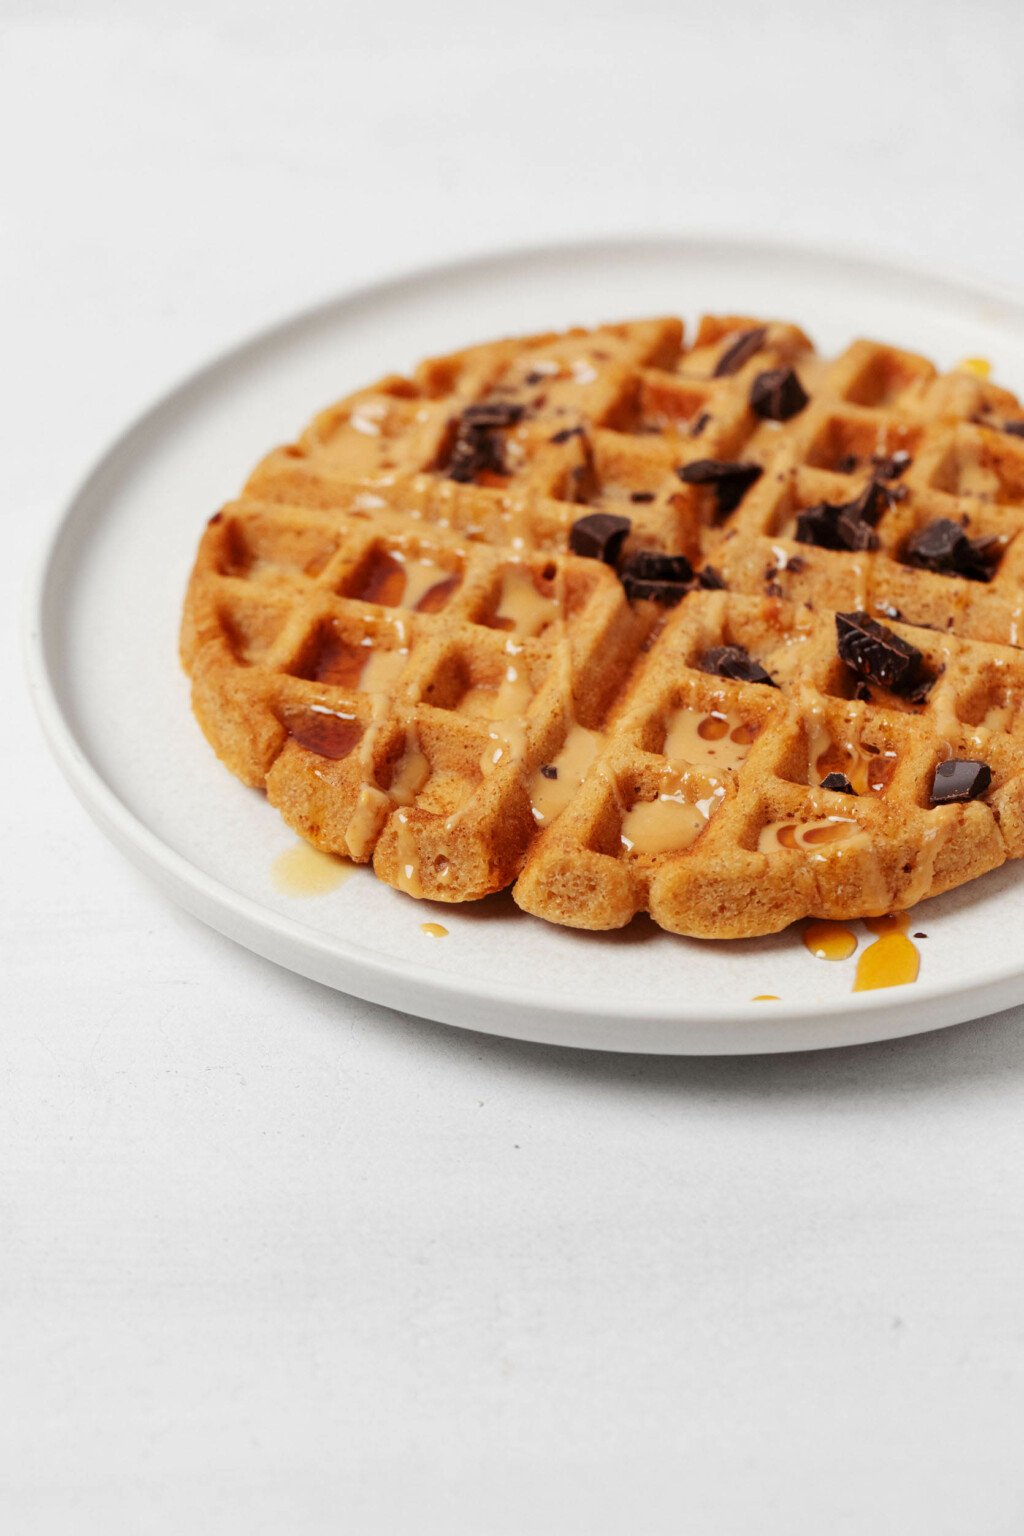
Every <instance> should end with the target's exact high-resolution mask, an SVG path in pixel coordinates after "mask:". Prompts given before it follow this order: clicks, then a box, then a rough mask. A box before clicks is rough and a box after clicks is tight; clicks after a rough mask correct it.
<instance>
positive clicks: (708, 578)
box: [697, 565, 728, 592]
mask: <svg viewBox="0 0 1024 1536" xmlns="http://www.w3.org/2000/svg"><path fill="white" fill-rule="evenodd" d="M697 585H698V587H703V589H704V591H705V592H725V591H727V590H728V588H727V587H726V585H725V577H724V576H723V575H722V573H721V571H716V570H715V567H714V566H713V565H705V566H704V567H703V568H702V569H701V570H699V571H698V572H697Z"/></svg>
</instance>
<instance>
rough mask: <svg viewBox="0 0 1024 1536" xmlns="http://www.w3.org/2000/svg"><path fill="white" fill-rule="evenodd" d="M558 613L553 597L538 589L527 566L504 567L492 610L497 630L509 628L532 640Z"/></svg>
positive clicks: (552, 621) (556, 617) (558, 616)
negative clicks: (496, 599)
mask: <svg viewBox="0 0 1024 1536" xmlns="http://www.w3.org/2000/svg"><path fill="white" fill-rule="evenodd" d="M561 612H562V610H561V607H560V606H559V604H558V602H557V601H556V600H555V598H553V597H550V596H548V595H547V594H546V593H544V592H541V591H540V589H539V588H538V586H537V583H536V581H535V580H534V576H533V572H532V571H531V570H530V569H529V567H528V566H525V565H509V566H506V567H505V571H504V574H503V576H502V578H501V595H500V598H499V600H498V606H497V608H496V609H495V613H494V627H495V628H496V629H511V630H513V631H514V632H515V633H516V634H517V635H520V636H522V637H523V638H524V639H531V638H532V637H533V636H534V635H539V634H540V632H541V630H543V629H547V627H548V625H549V624H553V623H554V622H555V620H556V619H558V618H560V617H561Z"/></svg>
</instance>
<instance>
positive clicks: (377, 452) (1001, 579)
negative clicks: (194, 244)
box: [181, 316, 1024, 938]
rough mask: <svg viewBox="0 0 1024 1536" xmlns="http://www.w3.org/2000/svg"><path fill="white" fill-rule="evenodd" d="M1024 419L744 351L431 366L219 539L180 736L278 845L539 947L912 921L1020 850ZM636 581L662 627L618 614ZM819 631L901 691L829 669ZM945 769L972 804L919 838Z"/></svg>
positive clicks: (831, 648)
mask: <svg viewBox="0 0 1024 1536" xmlns="http://www.w3.org/2000/svg"><path fill="white" fill-rule="evenodd" d="M1022 414H1024V413H1022V411H1021V407H1020V406H1019V404H1018V402H1017V400H1016V399H1015V397H1014V396H1012V395H1011V394H1009V393H1008V392H1007V391H1005V390H1002V389H999V388H997V387H996V386H994V385H992V384H990V383H988V382H987V381H986V380H985V379H984V378H981V377H978V376H976V375H975V374H974V373H971V372H970V371H967V370H960V371H956V372H953V373H950V374H947V375H939V374H937V373H936V371H935V369H934V368H933V367H932V366H931V364H930V363H928V362H927V361H926V360H925V359H923V358H921V357H918V356H916V355H915V354H912V353H908V352H903V351H900V350H897V349H895V348H892V347H887V346H882V345H878V344H875V343H871V342H866V341H858V342H855V343H854V344H853V345H852V346H851V347H849V348H848V349H847V350H846V351H845V352H843V353H842V354H841V355H840V356H839V357H838V358H837V359H835V360H833V361H826V360H824V359H822V358H821V357H819V356H818V355H817V354H816V353H815V351H814V350H813V348H812V346H811V343H810V342H809V340H808V339H807V337H806V336H805V335H804V333H803V332H802V331H801V330H800V329H799V328H798V327H796V326H794V325H789V324H782V323H777V322H763V321H757V320H755V319H752V318H746V317H739V316H724V317H705V318H704V319H703V320H702V321H701V323H700V325H699V328H698V330H697V333H696V337H695V339H694V342H693V344H692V345H690V346H684V343H683V331H682V326H681V324H680V322H679V321H678V320H675V319H659V320H650V321H640V322H634V323H629V324H621V325H609V326H603V327H600V328H597V329H594V330H589V331H584V330H574V331H570V332H566V333H564V334H557V335H556V334H546V335H539V336H532V337H529V338H526V339H520V340H514V341H500V342H496V343H492V344H489V345H485V346H479V347H472V348H469V349H467V350H464V351H462V352H458V353H455V354H452V355H449V356H445V357H440V358H434V359H430V360H428V361H426V362H424V363H423V364H421V365H420V367H419V368H418V369H417V370H416V371H415V373H414V374H413V375H412V377H411V378H405V377H398V376H390V377H388V378H385V379H383V380H382V381H381V382H380V383H379V384H377V385H374V386H373V387H371V388H369V389H366V390H362V391H359V392H358V393H356V394H354V395H352V396H350V397H348V398H347V399H345V400H343V401H341V402H340V403H339V404H337V405H335V406H333V407H331V408H330V409H329V410H327V411H325V412H323V413H322V414H321V415H319V416H318V417H317V418H316V419H315V420H314V421H313V423H312V424H311V425H310V426H309V428H308V429H307V430H306V431H305V432H304V433H303V434H302V436H301V437H300V438H299V439H298V441H297V442H295V443H291V444H289V445H287V446H285V447H282V448H279V449H277V450H275V451H274V452H272V453H270V454H269V455H268V456H267V457H266V458H265V459H264V460H263V461H262V462H261V463H260V464H259V465H258V466H257V468H256V469H255V471H254V472H253V474H252V475H251V477H250V479H249V481H248V484H247V485H246V486H245V489H244V491H243V493H242V495H241V497H240V498H239V499H238V500H236V501H233V502H231V503H229V504H228V505H227V506H225V507H223V508H222V509H221V510H220V511H219V512H217V513H216V514H215V515H214V516H213V517H212V518H211V520H210V522H209V524H208V526H207V528H206V531H205V533H204V536H203V539H202V542H201V544H200V548H199V552H198V555H197V559H196V563H195V567H194V569H193V573H192V577H191V582H190V585H189V589H188V595H187V599H186V605H185V613H184V618H183V624H182V637H181V649H182V658H183V661H184V664H185V666H186V669H187V670H188V671H189V673H190V674H191V678H192V698H193V707H194V710H195V713H196V715H197V717H198V719H199V722H200V724H201V726H202V728H203V730H204V732H205V733H206V735H207V737H208V738H209V740H210V742H211V744H212V745H213V747H214V749H215V750H216V752H217V754H218V755H219V756H220V757H221V758H222V760H223V761H224V762H225V763H226V764H227V766H228V767H229V768H230V769H231V771H232V772H233V773H235V774H236V775H237V776H238V777H239V778H241V779H242V780H243V781H244V782H245V783H247V784H250V785H254V786H259V787H262V788H264V789H265V790H266V793H267V796H268V798H269V800H270V801H271V803H272V804H274V805H275V806H277V807H278V809H279V811H280V812H281V814H282V816H283V817H284V819H285V820H286V821H287V822H288V824H289V825H290V826H292V827H293V828H295V830H296V831H297V832H299V833H300V834H301V835H302V836H303V837H305V838H307V839H308V840H309V841H310V842H312V843H314V844H315V845H316V846H317V847H319V848H322V849H325V850H329V851H332V852H335V853H340V854H343V855H345V856H347V857H349V858H352V859H354V860H357V861H359V862H368V861H370V860H372V863H373V868H374V871H375V873H376V874H377V875H378V876H379V877H380V878H381V879H382V880H385V881H387V882H388V883H390V884H391V885H393V886H395V887H397V888H398V889H400V890H403V891H406V892H408V893H409V894H410V895H412V896H417V897H427V898H429V899H431V900H438V901H449V902H457V901H469V900H474V899H477V898H480V897H483V896H485V895H488V894H489V893H491V892H494V891H497V890H500V889H502V888H504V887H506V886H508V885H510V884H512V883H513V882H514V886H513V895H514V897H515V899H516V901H517V902H518V904H519V905H520V907H522V908H524V909H525V910H526V911H528V912H531V913H534V914H535V915H537V916H539V917H542V918H545V919H548V920H550V921H553V922H556V923H561V924H566V925H570V926H575V927H581V928H593V929H607V928H615V927H620V926H623V925H624V924H626V923H628V922H629V921H630V919H631V918H632V917H633V916H634V914H635V913H637V912H640V911H647V912H649V913H650V914H651V916H652V917H653V919H654V920H655V922H657V923H658V924H660V925H661V926H662V927H664V928H666V929H669V930H671V931H672V932H676V933H682V934H690V935H695V936H700V937H708V938H730V937H738V936H749V935H756V934H763V933H770V932H775V931H777V930H779V929H781V928H783V927H785V926H786V925H787V924H788V923H790V922H792V921H793V920H795V919H797V918H800V917H804V916H808V915H810V916H816V917H822V918H839V919H852V918H856V917H864V916H873V915H880V914H882V913H886V912H889V911H893V910H896V909H903V908H906V907H909V906H911V905H913V904H914V903H916V902H917V901H919V900H921V899H923V898H924V897H927V896H930V895H934V894H937V893H938V892H941V891H944V890H948V889H950V888H952V887H954V886H957V885H960V884H962V883H963V882H965V881H967V880H971V879H973V878H975V877H976V876H977V875H980V874H982V873H984V872H985V871H987V870H989V869H992V868H994V867H995V866H997V865H999V864H1000V863H1002V862H1003V861H1004V860H1005V859H1006V858H1016V857H1019V856H1021V854H1022V853H1024V777H1022V767H1024V755H1022V754H1024V650H1022V649H1020V647H1021V646H1022V645H1024V539H1018V538H1017V534H1018V532H1019V531H1020V529H1021V526H1022V523H1024V436H1021V435H1020V434H1021V433H1022V432H1024V423H1021V421H1020V417H1021V415H1022ZM709 465H710V468H709ZM723 465H724V466H726V470H723V469H722V467H721V466H723ZM736 465H741V466H743V469H742V472H740V473H738V472H737V470H736V468H735V466H736ZM729 466H733V467H732V468H731V469H730V468H729ZM851 509H852V511H851ZM593 513H606V514H610V515H611V516H619V517H622V516H624V517H626V518H628V519H629V526H628V531H625V525H624V524H619V525H616V526H617V527H618V529H619V533H618V539H617V541H616V542H617V543H619V544H621V545H622V547H621V549H617V550H616V551H615V554H616V559H617V564H618V568H619V571H618V573H617V571H616V569H615V566H614V564H613V563H611V550H612V546H611V544H609V546H608V549H607V550H604V551H601V550H598V551H597V553H599V554H600V553H602V552H603V553H605V554H606V555H608V559H607V560H605V559H601V558H590V557H587V556H586V555H584V554H582V553H574V552H573V545H576V547H577V548H579V547H580V541H579V537H578V536H577V537H576V538H573V534H572V530H573V527H574V524H576V523H577V520H578V519H580V518H582V517H587V516H589V515H590V514H593ZM936 525H938V527H939V532H938V533H936ZM961 530H962V532H961ZM624 531H625V539H624V543H623V542H622V539H623V532H624ZM658 552H660V553H662V554H664V553H671V554H673V555H677V554H678V555H682V556H684V557H686V561H688V562H689V566H690V567H692V568H693V570H694V571H696V572H698V575H697V576H696V577H694V578H693V579H692V580H687V581H686V583H685V595H682V593H683V590H684V589H683V588H681V587H680V586H679V585H678V583H676V585H675V586H674V587H673V588H672V590H671V591H669V590H661V589H660V587H659V582H658V581H657V580H655V581H654V582H653V583H650V582H648V583H646V584H645V583H644V582H643V581H640V582H638V583H636V584H635V585H633V586H631V585H630V581H629V579H628V573H629V571H630V570H633V571H634V572H637V571H639V572H640V573H641V574H643V570H644V569H645V567H644V565H643V557H644V556H645V555H647V556H649V555H650V554H651V553H658ZM638 557H639V559H638ZM684 564H685V562H684ZM622 572H625V573H626V575H624V576H622V579H620V573H622ZM669 586H670V587H672V583H669ZM627 593H629V594H630V595H627ZM680 597H681V598H682V600H681V601H680V600H679V598H680ZM837 613H840V614H844V613H846V614H850V613H853V614H859V615H861V620H866V619H874V620H877V621H881V622H882V623H883V624H884V626H885V633H886V634H887V636H888V637H889V639H888V640H887V642H886V643H887V644H890V645H895V646H897V647H898V646H899V644H900V642H901V641H902V642H904V643H905V646H910V647H912V648H913V653H914V654H915V655H917V654H918V653H919V657H920V672H921V676H922V677H923V678H924V679H925V683H924V684H923V685H922V686H919V687H917V688H915V689H910V688H907V687H897V686H895V684H894V685H893V686H889V685H888V683H887V681H886V678H885V677H884V676H882V675H878V676H876V675H874V674H872V672H871V669H870V667H869V668H868V669H867V671H866V672H865V671H864V670H863V669H861V671H860V672H858V671H857V669H856V668H855V667H852V666H851V665H850V664H849V657H848V656H847V658H846V660H844V659H842V658H841V657H840V655H839V653H838V651H837V620H836V614H837ZM858 622H860V621H858ZM725 648H731V649H725ZM736 648H739V650H738V651H737V649H736ZM736 655H740V657H741V658H743V657H745V658H747V660H746V661H743V662H742V664H741V665H740V666H739V668H738V669H737V667H736V665H735V664H734V662H735V657H736ZM730 657H732V658H733V662H732V663H730V661H729V658H730ZM877 670H878V669H877V667H876V672H877ZM882 671H883V672H884V668H883V669H882ZM723 674H731V675H723ZM758 679H759V680H758ZM891 681H892V680H891V679H890V680H889V682H891ZM950 761H964V762H967V763H971V764H977V763H978V762H979V761H981V762H983V763H984V764H986V765H987V770H990V773H991V780H990V782H989V781H988V779H986V780H985V782H984V784H981V783H978V784H976V785H975V787H974V790H973V791H972V793H975V798H971V799H963V798H961V799H959V800H957V801H956V802H955V803H935V802H936V798H937V795H936V790H935V784H936V783H937V782H938V781H937V780H936V779H935V772H936V767H937V765H938V764H939V763H943V762H945V763H949V762H950Z"/></svg>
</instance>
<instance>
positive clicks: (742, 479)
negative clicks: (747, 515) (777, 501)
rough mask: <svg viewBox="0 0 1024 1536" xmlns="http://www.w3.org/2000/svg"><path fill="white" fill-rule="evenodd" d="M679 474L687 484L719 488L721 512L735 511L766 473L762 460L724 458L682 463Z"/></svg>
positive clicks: (718, 505) (717, 492) (717, 490)
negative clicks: (733, 460)
mask: <svg viewBox="0 0 1024 1536" xmlns="http://www.w3.org/2000/svg"><path fill="white" fill-rule="evenodd" d="M676 474H677V475H678V476H679V478H680V480H681V481H682V482H683V484H684V485H710V486H713V487H714V490H715V505H716V507H717V509H718V511H719V513H722V514H724V513H726V512H735V510H736V508H737V507H738V506H739V504H740V502H741V501H742V500H743V497H744V496H745V495H746V493H747V491H748V490H749V488H750V487H751V486H752V485H753V483H754V481H755V480H759V479H760V478H761V476H762V475H763V474H764V470H763V469H762V468H761V465H760V464H743V463H740V462H737V463H732V464H730V463H725V462H723V460H721V459H696V460H694V462H693V463H692V464H679V465H677V466H676Z"/></svg>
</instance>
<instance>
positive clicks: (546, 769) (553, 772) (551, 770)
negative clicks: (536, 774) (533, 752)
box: [540, 763, 558, 779]
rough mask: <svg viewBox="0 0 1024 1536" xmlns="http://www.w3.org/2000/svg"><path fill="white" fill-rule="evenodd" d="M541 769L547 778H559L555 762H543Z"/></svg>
mask: <svg viewBox="0 0 1024 1536" xmlns="http://www.w3.org/2000/svg"><path fill="white" fill-rule="evenodd" d="M540 771H541V774H542V776H543V777H544V778H545V779H557V778H558V769H557V768H556V767H555V765H554V763H541V765H540Z"/></svg>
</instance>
